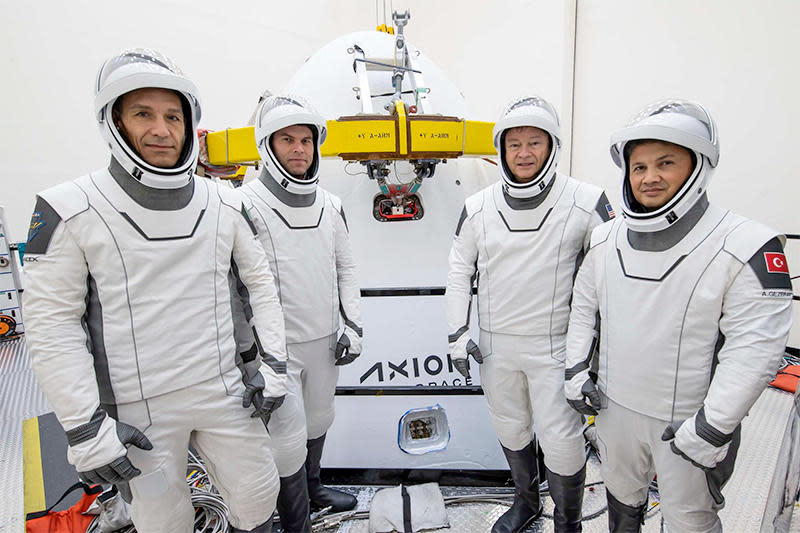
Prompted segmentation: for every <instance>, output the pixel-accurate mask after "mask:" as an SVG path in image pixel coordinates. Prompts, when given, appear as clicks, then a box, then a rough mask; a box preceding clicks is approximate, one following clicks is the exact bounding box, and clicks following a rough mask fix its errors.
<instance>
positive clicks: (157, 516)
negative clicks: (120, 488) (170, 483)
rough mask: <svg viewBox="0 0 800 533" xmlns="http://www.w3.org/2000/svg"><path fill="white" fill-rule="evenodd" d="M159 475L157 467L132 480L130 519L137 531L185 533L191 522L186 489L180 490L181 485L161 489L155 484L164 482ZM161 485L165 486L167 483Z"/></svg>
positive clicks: (191, 511) (191, 512)
mask: <svg viewBox="0 0 800 533" xmlns="http://www.w3.org/2000/svg"><path fill="white" fill-rule="evenodd" d="M160 474H161V471H160V470H157V471H156V472H153V473H150V474H148V475H145V476H138V477H141V478H142V479H137V478H134V479H133V480H131V483H130V486H131V491H132V493H133V500H132V502H131V518H132V519H133V523H134V525H135V526H136V531H138V532H140V533H163V532H166V533H173V532H174V533H185V531H187V530H188V529H190V528H191V527H192V524H193V522H194V508H193V507H192V503H191V498H190V495H189V491H188V490H180V489H181V488H182V487H167V489H166V490H165V491H163V492H161V490H160V489H158V486H160V485H161V483H162V482H163V476H160ZM148 478H149V479H148ZM159 478H161V479H159ZM137 481H138V483H136V482H137ZM164 486H165V487H166V482H164ZM151 489H156V490H151Z"/></svg>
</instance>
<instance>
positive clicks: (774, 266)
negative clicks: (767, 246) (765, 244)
mask: <svg viewBox="0 0 800 533" xmlns="http://www.w3.org/2000/svg"><path fill="white" fill-rule="evenodd" d="M764 261H765V262H766V263H767V272H769V273H770V274H777V273H784V274H788V273H789V265H788V264H786V256H785V255H783V254H781V253H775V252H764Z"/></svg>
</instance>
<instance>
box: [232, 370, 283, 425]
mask: <svg viewBox="0 0 800 533" xmlns="http://www.w3.org/2000/svg"><path fill="white" fill-rule="evenodd" d="M265 385H266V384H265V382H264V376H262V375H261V372H256V373H255V374H254V375H253V376H252V377H250V378H249V379H247V381H246V383H245V387H244V394H242V407H244V408H248V407H250V406H251V405H253V406H254V407H255V410H254V411H253V413H252V414H251V415H250V417H251V418H255V417H257V416H258V417H261V419H262V420H263V421H264V425H267V423H268V422H269V417H270V415H271V414H272V412H273V411H274V410H275V409H277V408H278V407H280V406H281V404H283V400H284V398H285V396H278V397H271V396H270V397H267V398H265V397H264V387H265Z"/></svg>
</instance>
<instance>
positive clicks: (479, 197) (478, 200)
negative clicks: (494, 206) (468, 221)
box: [464, 188, 491, 218]
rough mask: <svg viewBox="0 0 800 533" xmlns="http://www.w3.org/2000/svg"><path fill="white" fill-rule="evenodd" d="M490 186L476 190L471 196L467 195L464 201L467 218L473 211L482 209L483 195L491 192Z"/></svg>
mask: <svg viewBox="0 0 800 533" xmlns="http://www.w3.org/2000/svg"><path fill="white" fill-rule="evenodd" d="M490 189H491V188H487V189H484V190H482V191H479V192H476V193H475V194H473V195H472V196H470V197H468V198H467V199H466V200H465V201H464V209H465V210H466V212H467V218H469V217H471V216H473V215H474V214H475V213H477V212H479V211H480V210H481V209H483V202H484V197H485V195H486V194H487V192H488V194H491V190H490Z"/></svg>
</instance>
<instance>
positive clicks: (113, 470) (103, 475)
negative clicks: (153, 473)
mask: <svg viewBox="0 0 800 533" xmlns="http://www.w3.org/2000/svg"><path fill="white" fill-rule="evenodd" d="M116 426H117V428H116V429H117V438H118V439H119V441H120V442H121V443H122V444H123V445H125V446H126V447H127V446H136V447H137V448H139V449H142V450H152V449H153V445H152V444H151V443H150V441H149V440H148V438H147V437H146V436H145V434H144V433H142V432H141V431H139V430H138V429H136V428H135V427H133V426H131V425H128V424H125V423H123V422H116ZM141 473H142V471H141V470H139V469H138V468H136V467H135V466H133V464H132V463H131V462H130V460H129V459H128V457H127V456H126V455H123V456H121V457H117V458H116V459H114V460H113V461H111V462H110V463H108V464H106V465H103V466H100V467H97V468H93V469H91V470H87V471H85V472H78V476H80V478H81V479H82V480H83V481H84V482H86V483H89V484H96V483H120V482H122V481H127V480H129V479H131V478H134V477H136V476H138V475H139V474H141Z"/></svg>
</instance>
